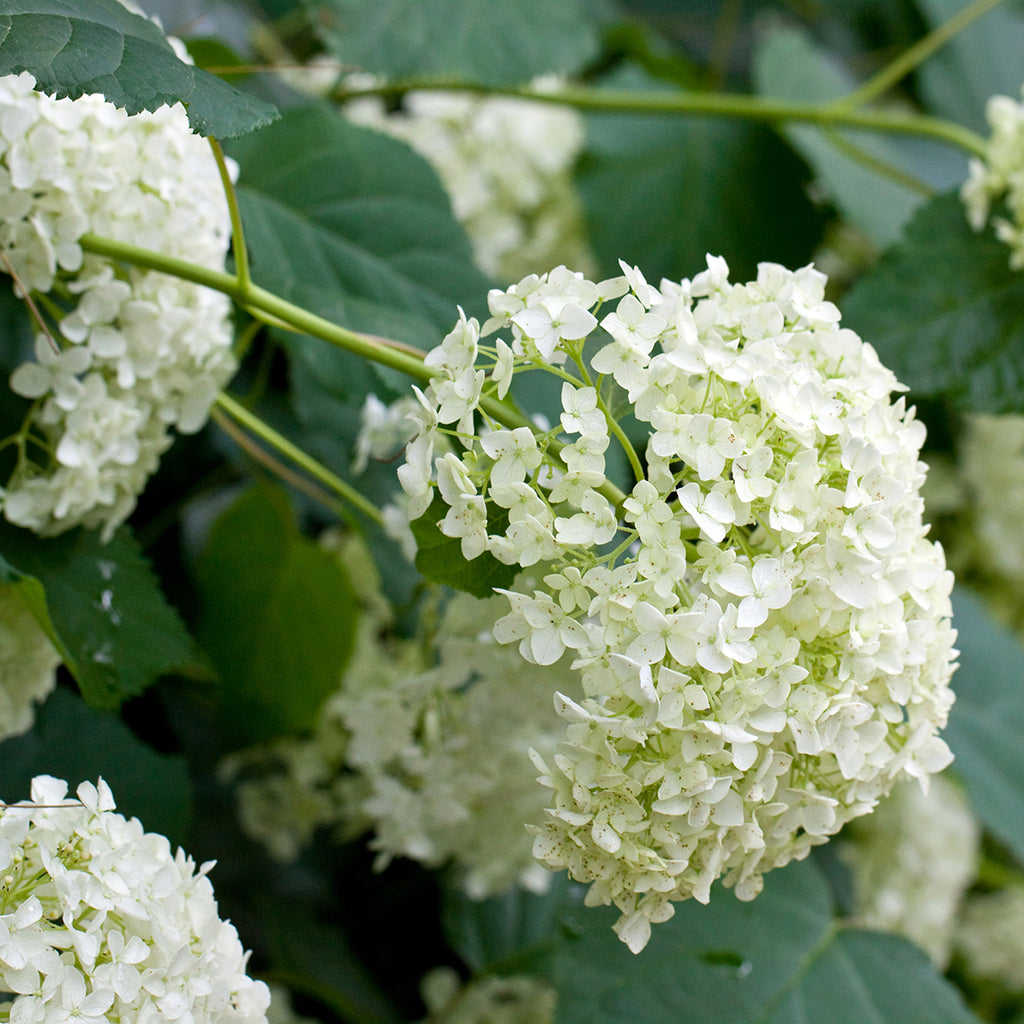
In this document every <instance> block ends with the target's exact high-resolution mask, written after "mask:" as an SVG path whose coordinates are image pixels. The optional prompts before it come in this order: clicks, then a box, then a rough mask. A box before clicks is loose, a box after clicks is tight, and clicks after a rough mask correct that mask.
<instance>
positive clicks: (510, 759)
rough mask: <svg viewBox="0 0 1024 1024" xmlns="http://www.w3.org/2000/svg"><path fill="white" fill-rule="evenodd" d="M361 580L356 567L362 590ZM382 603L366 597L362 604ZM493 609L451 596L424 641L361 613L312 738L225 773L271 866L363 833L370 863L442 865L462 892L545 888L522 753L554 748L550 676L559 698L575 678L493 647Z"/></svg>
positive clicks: (254, 756) (538, 802)
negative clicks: (320, 838)
mask: <svg viewBox="0 0 1024 1024" xmlns="http://www.w3.org/2000/svg"><path fill="white" fill-rule="evenodd" d="M345 557H346V558H347V557H348V556H347V555H346V556H345ZM373 577H374V573H372V572H370V573H360V578H361V579H362V580H363V581H364V584H365V583H366V581H371V586H372V580H373ZM363 597H364V601H365V600H366V598H367V595H366V594H364V595H363ZM380 601H381V597H380V594H379V592H377V593H376V595H375V596H374V597H373V598H372V604H367V608H368V609H369V608H374V607H375V608H379V602H380ZM501 606H502V601H501V599H500V598H497V597H495V598H490V599H489V600H487V601H480V600H477V599H476V598H472V597H470V596H469V595H465V594H460V595H456V596H455V597H454V598H453V599H452V600H450V601H449V602H448V603H447V604H446V605H445V606H444V608H443V610H442V611H441V613H440V620H439V623H438V625H437V627H436V630H435V632H434V633H433V634H432V636H431V638H430V642H429V643H425V642H424V640H423V638H408V639H406V638H397V637H394V636H391V635H389V630H388V629H387V626H388V617H387V616H386V615H379V614H373V613H372V612H371V613H370V614H366V613H364V616H363V618H362V619H361V621H360V626H359V633H358V637H357V641H356V647H355V651H354V654H353V657H352V660H351V662H350V663H349V665H348V667H347V668H346V671H345V676H344V679H343V680H342V681H341V686H340V688H339V690H338V691H337V692H336V693H335V694H334V695H333V696H331V697H329V698H328V699H327V701H326V702H325V704H324V706H323V708H322V710H321V712H320V716H319V719H318V722H317V724H316V726H315V728H314V731H313V733H312V735H311V736H309V737H308V738H299V739H289V740H285V741H279V742H277V743H275V744H273V745H271V746H270V747H268V748H266V749H262V750H261V749H257V750H253V751H249V752H245V753H244V754H242V755H236V756H235V757H234V758H232V760H231V762H230V763H228V764H227V765H225V774H226V775H227V776H228V777H232V776H234V777H239V776H240V777H241V781H240V782H239V784H238V799H239V816H240V820H241V822H242V826H243V828H244V830H245V831H246V832H247V833H248V834H249V835H251V836H253V837H254V838H256V839H258V840H260V841H261V842H263V843H264V845H266V847H267V848H268V850H269V851H270V852H271V854H272V855H274V856H276V857H279V858H280V859H282V860H290V859H293V858H294V857H296V856H298V854H299V853H300V852H301V850H302V849H303V848H304V847H305V846H306V845H307V844H308V843H309V842H310V840H311V839H312V837H313V835H314V833H315V832H316V831H317V830H318V829H323V828H329V829H333V830H335V831H336V832H337V833H338V834H339V835H340V836H342V837H345V838H351V837H354V836H356V835H358V834H359V833H360V832H366V831H369V832H371V833H372V836H371V839H370V846H371V848H372V849H374V850H375V851H376V852H377V860H376V866H377V868H378V869H383V868H385V867H386V866H387V865H388V864H389V863H390V862H391V860H393V859H394V858H395V857H406V858H409V859H411V860H416V861H419V862H421V863H423V864H425V865H427V866H428V867H438V866H441V865H443V864H445V863H449V862H450V863H452V864H453V866H454V867H455V868H456V871H457V874H458V877H459V880H460V883H461V885H462V887H463V888H464V890H465V891H466V892H467V893H469V894H470V895H471V896H472V897H474V898H483V897H485V896H488V895H490V894H491V893H493V892H497V891H500V890H502V889H505V888H507V887H508V886H509V885H512V884H519V885H522V886H524V887H525V888H528V889H530V890H533V891H541V890H543V889H545V888H546V886H547V884H548V881H549V879H550V873H549V872H548V871H547V870H545V869H543V868H542V867H540V865H538V864H537V863H536V861H535V860H534V858H533V856H532V853H531V844H532V839H531V836H530V835H529V833H528V832H527V831H526V829H525V827H524V822H534V823H539V822H540V821H541V820H542V818H543V808H544V802H545V797H544V792H543V790H541V789H540V788H539V787H538V786H537V785H536V782H535V776H536V771H535V769H534V768H533V765H532V763H531V760H530V753H529V752H530V750H531V749H536V750H540V751H543V752H544V754H545V755H546V756H551V755H553V754H554V752H555V747H556V744H557V741H558V740H559V738H560V737H561V732H562V729H561V723H560V720H559V718H558V715H557V714H556V712H555V710H554V708H553V707H552V705H551V685H552V680H554V681H555V685H558V686H560V687H562V688H563V689H566V690H568V689H570V688H571V687H572V686H573V684H574V678H573V674H572V673H571V672H570V671H569V669H568V666H567V664H566V665H563V666H558V667H556V668H555V669H550V668H548V669H544V670H535V669H532V668H531V667H530V666H524V665H523V663H522V660H521V659H520V657H519V656H518V654H517V653H516V652H515V651H514V650H510V649H508V648H505V647H501V646H499V645H498V644H497V643H496V642H495V641H494V639H493V637H492V636H491V626H492V625H493V623H494V620H495V618H496V617H497V615H498V614H500V611H501ZM552 673H553V674H552ZM496 722H500V723H501V728H500V730H498V731H496V730H495V723H496ZM268 765H269V766H270V767H269V770H268V769H267V766H268Z"/></svg>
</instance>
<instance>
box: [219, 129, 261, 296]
mask: <svg viewBox="0 0 1024 1024" xmlns="http://www.w3.org/2000/svg"><path fill="white" fill-rule="evenodd" d="M208 141H209V143H210V148H211V149H212V150H213V157H214V159H215V160H216V161H217V171H218V172H219V173H220V181H221V185H222V187H223V188H224V198H225V199H226V200H227V204H228V217H229V218H230V219H231V252H232V254H233V255H234V257H235V276H236V278H237V279H238V287H239V288H241V289H242V291H243V292H247V291H248V290H249V286H250V285H251V284H252V278H251V276H250V274H249V252H248V250H247V249H246V247H245V232H244V231H243V230H242V215H241V213H240V212H239V210H238V196H237V195H236V194H235V183H234V182H233V181H232V180H231V172H230V171H229V170H228V162H227V160H226V159H225V158H224V150H223V149H221V145H220V143H219V142H218V141H217V140H216V139H215V138H214V137H213V136H212V135H211V136H210V138H209V140H208Z"/></svg>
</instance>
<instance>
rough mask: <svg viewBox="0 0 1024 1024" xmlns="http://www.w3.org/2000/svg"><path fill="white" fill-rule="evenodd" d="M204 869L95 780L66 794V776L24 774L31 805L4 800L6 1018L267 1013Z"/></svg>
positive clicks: (198, 1018)
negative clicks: (29, 778)
mask: <svg viewBox="0 0 1024 1024" xmlns="http://www.w3.org/2000/svg"><path fill="white" fill-rule="evenodd" d="M210 867H212V864H205V865H203V866H202V867H201V868H200V869H199V870H198V871H196V869H195V865H194V863H193V862H192V861H191V860H190V859H189V858H188V857H187V856H186V855H185V854H184V853H183V852H182V851H181V850H179V851H178V853H177V855H174V854H172V852H171V847H170V844H169V843H168V841H167V839H166V838H165V837H164V836H161V835H157V834H155V833H147V832H143V830H142V826H141V825H140V824H139V822H138V821H137V820H136V819H134V818H133V819H131V820H126V819H125V818H124V817H123V816H122V815H120V814H117V813H115V812H114V801H113V797H112V796H111V793H110V789H109V788H108V787H107V786H106V784H105V783H103V782H102V781H101V782H100V783H99V785H98V786H94V785H92V784H91V783H83V784H82V785H81V786H79V787H78V800H68V799H67V784H66V783H65V782H62V781H61V780H59V779H54V778H51V777H49V776H39V777H37V778H36V779H34V780H33V783H32V800H31V802H24V803H19V804H10V805H6V806H5V807H4V808H3V809H2V810H0V872H2V879H3V881H2V885H0V978H2V981H3V989H4V991H6V992H9V993H12V995H13V1001H12V1002H11V1003H10V1004H9V1006H8V1007H5V1009H6V1010H8V1012H9V1019H10V1020H11V1021H16V1022H21V1024H27V1022H30V1021H79V1022H81V1024H100V1022H102V1021H106V1020H122V1021H129V1020H130V1021H133V1022H138V1024H145V1022H156V1021H182V1022H192V1024H263V1022H265V1020H266V1017H265V1011H266V1009H267V1004H268V1002H269V998H270V997H269V993H268V991H267V987H266V986H265V985H264V984H263V983H262V982H260V981H254V980H252V979H251V978H249V977H248V975H247V974H246V960H247V954H246V953H245V952H244V951H243V949H242V946H241V943H240V942H239V940H238V934H237V933H236V931H235V929H234V927H233V926H232V925H231V924H229V923H228V922H226V921H222V920H221V919H220V918H219V917H218V916H217V904H216V901H215V900H214V897H213V888H212V886H211V885H210V881H209V879H208V878H207V877H206V873H207V871H208V870H209V868H210ZM5 1019H7V1013H5Z"/></svg>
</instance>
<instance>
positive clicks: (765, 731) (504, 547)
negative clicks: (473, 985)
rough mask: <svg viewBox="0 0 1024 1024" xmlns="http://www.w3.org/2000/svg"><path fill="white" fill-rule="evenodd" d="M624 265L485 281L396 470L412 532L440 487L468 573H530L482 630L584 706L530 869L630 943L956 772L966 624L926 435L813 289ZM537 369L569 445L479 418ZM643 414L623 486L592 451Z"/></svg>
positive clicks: (572, 709)
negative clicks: (604, 275)
mask: <svg viewBox="0 0 1024 1024" xmlns="http://www.w3.org/2000/svg"><path fill="white" fill-rule="evenodd" d="M623 270H624V277H622V278H618V279H613V280H610V281H604V282H600V283H594V282H591V281H589V280H587V279H585V278H584V277H583V276H582V275H581V274H578V273H573V272H570V271H568V270H566V269H565V268H564V267H560V268H558V269H556V270H554V271H552V272H551V273H549V274H545V275H543V276H540V277H537V276H532V277H529V278H526V279H524V280H523V281H521V282H519V283H518V284H517V285H515V286H513V287H511V288H509V289H508V290H506V291H494V292H492V293H491V295H490V297H489V303H490V310H491V313H492V317H491V319H490V320H489V321H488V323H487V324H485V325H484V329H483V331H481V329H480V328H479V326H478V324H477V322H476V321H475V320H471V319H467V318H466V317H465V316H462V317H461V318H460V320H459V322H458V324H457V325H456V326H455V328H454V329H453V330H452V332H451V333H450V334H449V335H448V336H447V337H446V338H445V339H444V341H443V343H442V344H441V345H440V346H439V347H438V348H436V349H435V350H434V351H432V352H431V353H430V354H428V356H427V364H428V365H429V366H430V367H431V369H432V371H433V374H434V376H433V379H432V381H431V383H430V384H429V386H428V387H427V388H426V389H425V391H423V392H422V393H420V403H421V406H420V409H419V410H418V411H417V413H416V418H417V425H418V428H419V429H418V433H417V436H416V437H415V438H414V439H413V441H412V442H410V444H409V445H408V447H407V457H406V462H405V464H404V465H403V466H402V467H401V468H400V469H399V479H400V481H401V483H402V486H403V488H404V489H405V491H406V493H407V495H408V501H409V514H410V516H412V517H413V518H415V517H417V516H421V515H423V514H425V513H426V511H427V509H428V507H430V505H431V503H432V501H433V500H434V498H435V496H436V495H440V498H441V500H442V502H443V504H444V506H445V508H446V509H447V511H446V512H445V514H444V516H443V517H441V518H440V519H438V520H437V522H438V525H439V527H440V529H441V531H442V532H443V533H444V534H446V535H447V536H449V537H453V538H458V539H459V541H460V545H461V549H462V552H463V555H464V556H465V557H466V558H468V559H472V558H476V557H478V556H480V555H482V554H484V553H485V552H487V553H488V554H489V556H491V557H493V558H496V559H498V560H499V561H501V562H504V563H506V564H509V565H520V566H524V567H526V566H534V565H538V564H539V563H544V575H543V577H542V582H541V584H540V585H539V586H537V587H535V588H533V589H531V590H526V589H518V588H517V589H513V590H510V591H508V592H507V594H506V596H507V599H508V602H509V608H510V610H509V612H508V614H506V615H505V616H504V617H502V618H501V619H499V620H498V622H497V623H496V625H495V636H496V637H497V638H498V639H499V640H500V641H502V642H504V643H518V645H519V650H520V651H521V653H522V654H523V656H524V657H525V658H526V659H527V661H529V662H532V663H534V664H538V665H544V664H549V663H552V662H554V661H556V660H557V659H559V658H560V657H561V656H562V655H563V653H565V652H566V651H569V652H571V653H572V655H573V657H574V658H575V662H574V664H575V666H576V667H577V668H578V669H579V671H580V672H581V674H582V683H583V689H584V691H585V693H586V697H585V699H584V700H582V701H577V700H575V699H573V698H572V697H571V696H568V695H563V694H558V695H557V697H556V705H557V707H558V709H559V712H560V714H561V715H562V717H563V718H564V719H565V722H566V735H565V741H564V742H563V744H562V745H561V747H560V749H559V751H558V753H557V754H556V755H555V756H554V757H541V756H539V755H538V756H537V757H536V763H537V767H538V770H539V771H540V773H541V781H542V782H543V784H544V785H545V786H546V787H547V788H548V789H549V790H550V791H551V792H550V796H549V812H548V817H547V820H546V821H545V823H544V824H543V825H542V826H541V827H540V828H537V829H535V833H536V835H535V842H534V853H535V855H536V856H537V857H538V858H539V859H540V860H541V861H542V862H543V863H545V864H547V865H549V866H550V867H553V868H567V869H568V871H569V873H570V874H571V875H572V876H573V877H574V878H576V879H578V880H580V881H584V882H590V883H591V886H590V889H589V892H588V899H589V900H590V902H591V903H613V904H615V905H616V906H617V907H618V908H619V909H620V911H621V912H622V916H621V918H620V920H619V923H618V925H617V930H618V932H619V935H620V938H622V939H623V941H625V942H626V943H627V944H628V945H629V946H630V948H631V949H633V950H634V951H637V950H639V949H641V948H642V947H643V946H644V945H645V943H646V942H647V940H648V937H649V935H650V925H651V923H652V922H656V921H663V920H666V919H667V918H668V917H670V916H671V914H672V912H673V905H672V901H674V900H679V899H685V898H688V897H695V898H697V899H699V900H701V901H706V900H707V899H708V898H709V895H710V889H711V885H712V883H713V882H714V881H715V880H716V879H718V878H720V877H724V880H725V883H726V884H727V885H730V886H734V887H735V889H736V892H737V894H738V895H739V896H740V897H741V898H744V899H750V898H752V897H754V896H755V895H756V894H757V893H758V891H759V890H760V888H761V885H762V875H763V873H764V872H765V871H767V870H769V869H770V868H772V867H775V866H778V865H781V864H785V863H787V862H788V861H790V860H793V859H795V858H801V857H803V856H805V855H806V854H807V852H808V851H809V849H810V848H811V847H812V846H813V845H815V844H817V843H822V842H824V841H825V840H826V839H827V837H828V836H830V835H832V834H833V833H835V832H837V831H838V830H839V829H840V828H841V827H842V825H843V824H844V823H845V822H846V821H848V820H849V819H851V818H854V817H857V816H858V815H862V814H864V813H866V812H868V811H870V810H871V809H872V808H873V807H874V805H875V803H876V802H877V800H878V799H879V797H880V796H882V795H883V794H885V793H886V792H888V791H889V790H890V789H891V788H892V786H893V785H894V784H895V783H896V782H897V781H898V780H900V779H903V778H906V777H917V778H919V779H921V780H926V779H927V777H928V776H929V775H930V774H931V773H933V772H936V771H938V770H940V769H941V768H943V767H945V766H946V764H948V763H949V761H950V759H951V755H950V753H949V750H948V748H947V747H946V745H945V743H944V742H943V741H942V740H941V739H940V738H939V737H938V735H937V734H938V730H939V729H940V728H941V727H942V726H943V725H944V724H945V721H946V717H947V712H948V710H949V707H950V705H951V704H952V701H953V694H952V692H951V690H950V687H949V680H950V676H951V673H952V669H953V659H954V657H955V651H954V649H953V641H954V636H955V634H954V632H953V630H952V628H951V625H950V601H949V594H950V589H951V586H952V578H951V574H950V573H949V572H948V571H947V570H946V568H945V562H944V558H943V552H942V549H941V548H940V547H939V546H938V545H936V544H934V543H932V542H930V541H929V540H928V538H927V536H926V533H927V528H926V527H925V526H924V525H923V523H922V501H921V498H920V494H919V490H920V487H921V484H922V481H923V480H924V473H925V466H924V465H923V464H922V463H921V462H920V460H919V451H920V448H921V444H922V442H923V439H924V428H923V426H922V425H921V424H920V423H919V422H918V421H916V420H915V418H914V415H913V411H912V410H909V409H907V408H906V406H905V403H904V402H903V400H902V399H900V400H897V401H895V402H893V401H892V400H891V393H892V392H893V391H894V390H895V389H897V388H898V384H897V382H896V380H895V379H894V377H893V375H892V374H891V373H890V372H889V371H888V370H887V369H886V368H885V367H883V366H882V365H881V364H880V363H879V361H878V359H877V356H876V355H875V353H874V351H873V349H871V348H870V346H868V345H866V344H864V343H863V342H862V341H861V339H860V338H859V337H858V336H857V335H856V334H855V333H853V332H852V331H850V330H847V329H843V328H841V327H840V325H839V311H838V310H837V309H836V307H835V306H834V305H833V304H832V303H830V302H828V301H826V300H825V298H824V286H825V283H826V282H825V279H824V276H823V275H821V274H820V273H818V272H816V271H815V270H814V269H813V268H810V267H807V268H804V269H802V270H798V271H795V272H791V271H789V270H786V269H785V268H783V267H780V266H777V265H774V264H762V265H761V267H760V268H759V272H758V276H757V279H756V280H755V281H751V282H749V283H746V284H736V283H732V282H730V280H729V274H728V267H727V266H726V264H725V262H724V261H723V260H721V259H719V258H715V257H709V259H708V268H707V270H706V271H704V272H702V273H700V274H698V275H697V276H696V277H695V278H693V279H692V280H685V281H683V282H681V283H678V284H677V283H670V282H662V284H661V286H660V287H658V288H655V287H653V286H651V285H649V284H648V283H647V281H646V280H645V279H644V278H643V275H642V274H641V273H640V271H639V270H637V269H635V268H630V267H626V266H625V265H623ZM492 335H493V336H494V337H493V340H490V341H488V340H487V339H488V338H490V337H491V336H492ZM482 339H484V340H482ZM537 369H543V370H546V371H547V372H551V373H555V374H557V375H558V376H559V377H561V378H562V380H563V385H562V395H561V399H562V401H561V404H562V413H561V414H560V423H559V424H558V425H557V426H555V427H554V428H553V429H551V430H549V431H546V432H544V431H540V430H534V429H532V428H529V427H526V426H516V427H512V428H509V427H506V426H503V425H502V423H501V422H498V421H497V420H495V419H493V418H492V417H491V416H490V415H488V414H487V413H486V412H485V411H484V408H487V409H491V410H493V409H494V406H493V405H491V404H490V403H491V402H492V401H493V400H497V399H501V398H502V397H504V396H505V395H506V393H507V392H508V389H509V386H510V383H511V379H512V377H513V375H514V374H515V373H520V372H527V371H535V370H537ZM627 411H628V412H629V413H630V414H631V415H632V417H633V418H634V420H635V421H636V423H637V424H639V426H640V428H641V429H642V430H643V431H644V432H645V434H646V441H645V443H644V445H643V447H642V451H641V453H640V454H641V456H642V459H643V461H642V463H640V462H639V461H637V457H636V455H632V453H631V450H630V453H631V455H632V458H633V460H634V469H635V471H637V476H638V479H637V482H636V483H635V484H634V485H633V486H632V488H631V490H630V491H629V492H628V494H625V495H622V494H621V493H617V492H616V491H615V490H614V488H612V487H611V486H610V482H609V481H608V478H607V473H606V461H605V460H606V454H607V451H608V448H609V446H610V445H611V444H619V443H620V441H624V437H623V428H622V426H621V425H620V423H621V421H622V420H623V419H624V416H623V413H624V412H627ZM513 422H514V421H513ZM442 442H443V443H442ZM452 443H454V445H455V450H454V451H452V450H448V448H447V446H448V445H449V444H452ZM624 447H628V446H627V445H624ZM442 452H444V454H441V453H442Z"/></svg>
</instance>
